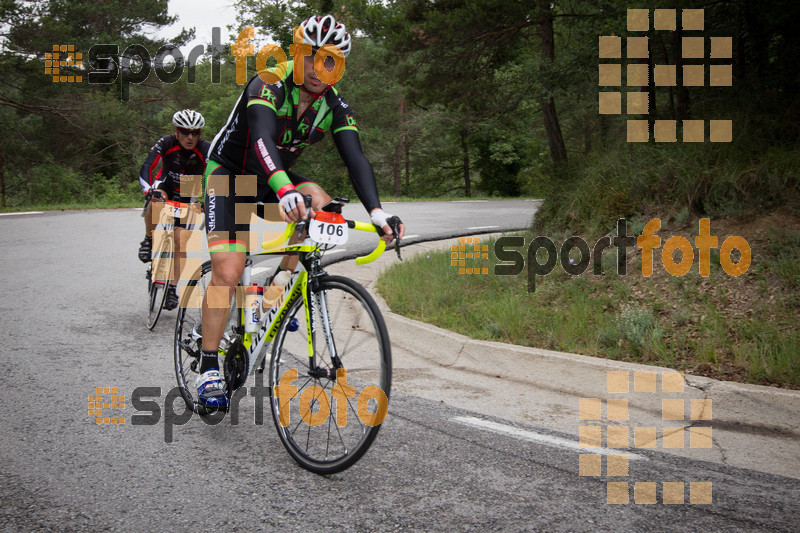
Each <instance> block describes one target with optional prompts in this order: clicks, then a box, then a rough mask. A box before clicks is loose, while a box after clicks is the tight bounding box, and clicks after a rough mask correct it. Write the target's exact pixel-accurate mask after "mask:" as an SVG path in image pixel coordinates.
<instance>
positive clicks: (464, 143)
mask: <svg viewBox="0 0 800 533" xmlns="http://www.w3.org/2000/svg"><path fill="white" fill-rule="evenodd" d="M461 149H462V150H463V153H464V195H465V196H466V197H467V198H469V197H470V196H471V195H472V194H471V192H470V187H469V185H470V183H469V149H468V147H467V130H461Z"/></svg>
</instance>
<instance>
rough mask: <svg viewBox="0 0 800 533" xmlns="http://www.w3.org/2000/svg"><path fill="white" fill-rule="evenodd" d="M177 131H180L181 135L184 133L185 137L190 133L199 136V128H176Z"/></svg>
mask: <svg viewBox="0 0 800 533" xmlns="http://www.w3.org/2000/svg"><path fill="white" fill-rule="evenodd" d="M178 133H180V134H181V135H185V136H186V137H188V136H190V135H194V136H195V137H199V136H200V130H187V129H184V128H178Z"/></svg>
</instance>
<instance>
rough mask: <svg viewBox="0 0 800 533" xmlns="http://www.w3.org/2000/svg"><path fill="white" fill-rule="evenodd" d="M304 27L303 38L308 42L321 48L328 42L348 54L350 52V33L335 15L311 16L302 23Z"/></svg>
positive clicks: (301, 25)
mask: <svg viewBox="0 0 800 533" xmlns="http://www.w3.org/2000/svg"><path fill="white" fill-rule="evenodd" d="M300 27H301V28H303V38H304V41H305V43H306V44H310V45H311V46H313V47H315V48H321V47H322V46H323V45H326V44H333V45H336V46H338V47H339V49H340V50H341V51H342V53H343V54H344V55H345V56H347V54H349V53H350V34H349V33H347V30H346V29H345V27H344V24H342V23H341V22H336V19H335V18H333V15H325V16H324V17H309V18H307V19H306V20H304V21H303V22H301V23H300Z"/></svg>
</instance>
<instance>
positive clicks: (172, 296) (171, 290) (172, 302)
mask: <svg viewBox="0 0 800 533" xmlns="http://www.w3.org/2000/svg"><path fill="white" fill-rule="evenodd" d="M179 303H180V300H179V299H178V293H177V292H176V290H175V287H174V286H172V285H170V286H169V287H167V301H166V302H164V309H166V310H167V311H172V310H173V309H175V308H176V307H178V304H179Z"/></svg>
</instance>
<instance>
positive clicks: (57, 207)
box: [0, 198, 144, 213]
mask: <svg viewBox="0 0 800 533" xmlns="http://www.w3.org/2000/svg"><path fill="white" fill-rule="evenodd" d="M143 205H144V201H143V200H142V199H141V198H138V199H136V200H133V199H119V200H107V199H102V198H101V199H96V200H89V201H86V202H66V203H57V204H33V205H18V206H14V207H0V213H15V212H22V211H66V210H79V209H119V208H133V207H142V206H143Z"/></svg>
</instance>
